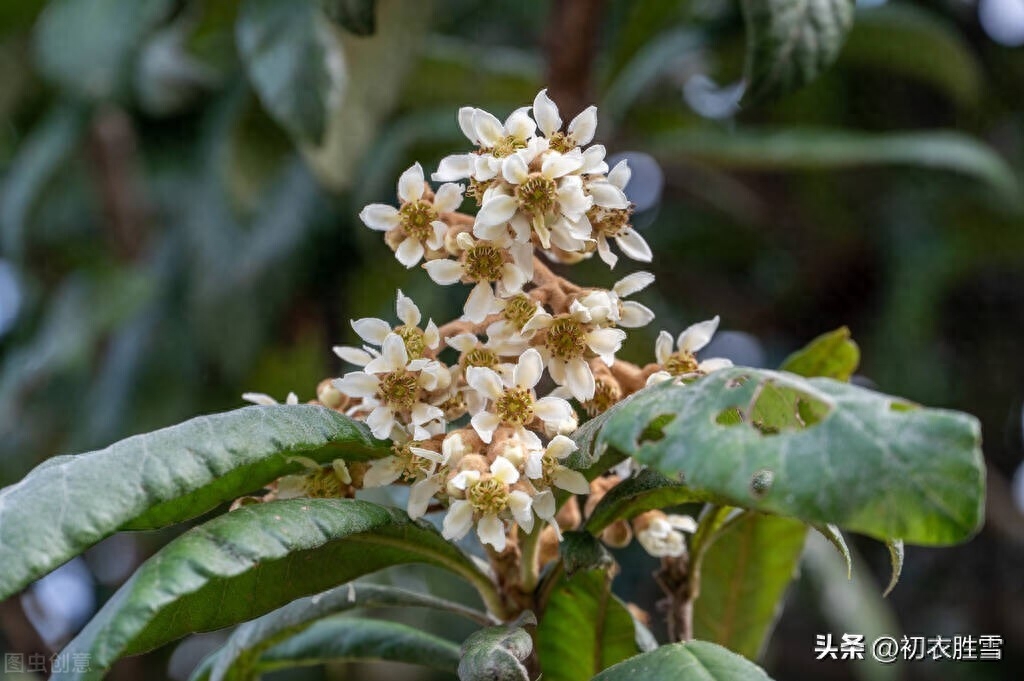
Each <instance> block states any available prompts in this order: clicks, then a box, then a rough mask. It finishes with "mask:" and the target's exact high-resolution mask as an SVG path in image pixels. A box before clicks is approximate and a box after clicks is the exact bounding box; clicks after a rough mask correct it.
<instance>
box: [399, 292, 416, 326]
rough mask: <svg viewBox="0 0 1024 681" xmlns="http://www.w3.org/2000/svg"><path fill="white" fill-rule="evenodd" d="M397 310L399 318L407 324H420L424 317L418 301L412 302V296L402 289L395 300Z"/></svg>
mask: <svg viewBox="0 0 1024 681" xmlns="http://www.w3.org/2000/svg"><path fill="white" fill-rule="evenodd" d="M395 312H397V313H398V318H399V319H401V320H402V323H403V324H405V325H406V326H419V325H420V320H421V319H422V318H423V317H422V315H420V309H419V308H418V307H416V303H414V302H412V298H410V297H409V296H407V295H405V294H404V293H402V291H401V289H399V291H398V296H397V298H396V300H395Z"/></svg>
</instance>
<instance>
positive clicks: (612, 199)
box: [587, 182, 629, 209]
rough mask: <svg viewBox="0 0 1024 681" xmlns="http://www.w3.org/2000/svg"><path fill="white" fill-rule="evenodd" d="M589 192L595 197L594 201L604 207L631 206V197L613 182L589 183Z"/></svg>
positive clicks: (622, 207) (619, 207)
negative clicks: (627, 196) (628, 197)
mask: <svg viewBox="0 0 1024 681" xmlns="http://www.w3.org/2000/svg"><path fill="white" fill-rule="evenodd" d="M587 192H588V193H589V194H590V195H591V196H592V197H593V198H594V203H596V204H597V205H599V206H602V207H604V208H615V209H624V208H629V199H627V198H626V195H625V194H624V193H623V192H622V190H621V189H619V188H618V187H616V186H615V185H613V184H612V183H611V182H591V183H589V184H588V185H587Z"/></svg>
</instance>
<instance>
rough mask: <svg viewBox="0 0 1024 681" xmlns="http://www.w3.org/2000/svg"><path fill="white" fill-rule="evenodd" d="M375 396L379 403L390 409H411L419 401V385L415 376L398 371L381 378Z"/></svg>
mask: <svg viewBox="0 0 1024 681" xmlns="http://www.w3.org/2000/svg"><path fill="white" fill-rule="evenodd" d="M377 394H378V395H379V396H380V401H381V402H383V403H384V404H386V405H387V406H389V407H391V408H392V409H397V410H403V409H412V406H413V405H414V404H416V402H417V401H418V400H419V396H420V385H419V383H418V382H417V380H416V374H414V373H410V372H408V371H406V370H405V369H399V370H398V371H392V372H391V373H388V374H384V376H382V377H381V379H380V385H379V386H378V387H377Z"/></svg>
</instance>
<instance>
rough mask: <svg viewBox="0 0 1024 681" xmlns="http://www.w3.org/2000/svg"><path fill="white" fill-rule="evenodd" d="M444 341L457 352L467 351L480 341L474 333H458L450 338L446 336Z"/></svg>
mask: <svg viewBox="0 0 1024 681" xmlns="http://www.w3.org/2000/svg"><path fill="white" fill-rule="evenodd" d="M445 343H447V344H448V347H450V348H455V349H456V350H458V351H459V352H469V351H470V350H472V349H474V348H475V347H476V346H477V345H478V344H479V343H480V339H479V338H477V337H476V334H472V333H460V334H458V335H456V336H452V337H451V338H446V339H445Z"/></svg>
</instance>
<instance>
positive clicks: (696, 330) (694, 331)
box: [677, 315, 719, 352]
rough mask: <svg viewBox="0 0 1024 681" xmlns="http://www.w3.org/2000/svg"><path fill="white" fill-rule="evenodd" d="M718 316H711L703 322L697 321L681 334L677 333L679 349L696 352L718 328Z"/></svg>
mask: <svg viewBox="0 0 1024 681" xmlns="http://www.w3.org/2000/svg"><path fill="white" fill-rule="evenodd" d="M718 322H719V317H718V315H715V316H714V317H713V318H711V319H708V320H706V321H703V322H697V323H696V324H693V325H691V326H689V327H687V329H686V330H685V331H683V332H682V333H681V334H679V340H678V341H677V343H678V347H679V349H680V350H688V351H689V352H697V351H698V350H700V349H701V348H703V347H704V346H705V345H707V344H708V343H710V342H711V337H712V336H714V335H715V331H717V330H718Z"/></svg>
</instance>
